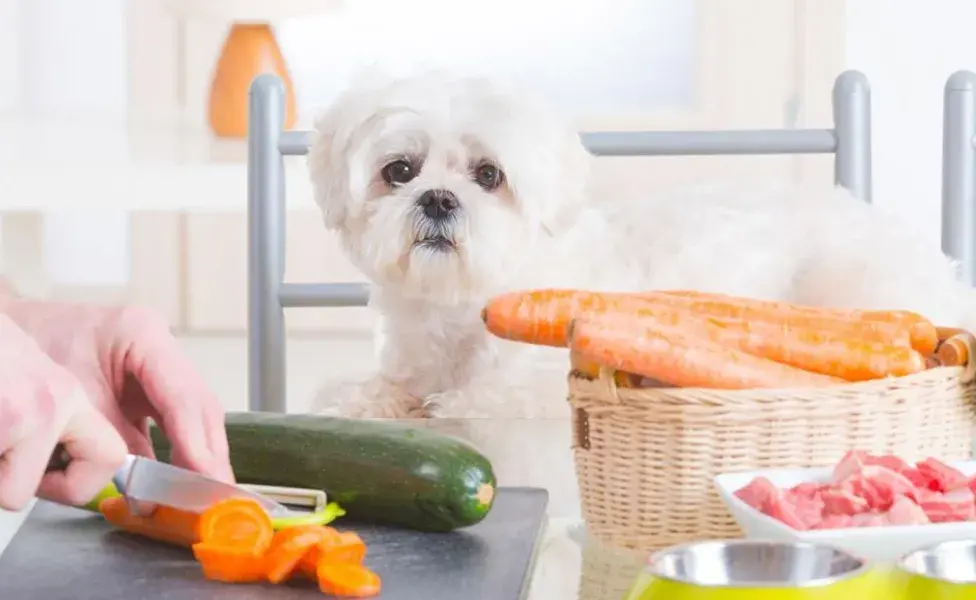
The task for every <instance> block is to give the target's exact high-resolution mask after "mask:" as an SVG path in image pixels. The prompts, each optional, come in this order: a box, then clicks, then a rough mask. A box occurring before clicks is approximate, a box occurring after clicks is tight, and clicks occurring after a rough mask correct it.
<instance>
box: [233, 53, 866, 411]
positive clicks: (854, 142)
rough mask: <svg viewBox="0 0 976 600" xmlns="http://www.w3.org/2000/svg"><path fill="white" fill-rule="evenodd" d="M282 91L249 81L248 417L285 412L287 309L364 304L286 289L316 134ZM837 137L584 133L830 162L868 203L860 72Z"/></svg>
mask: <svg viewBox="0 0 976 600" xmlns="http://www.w3.org/2000/svg"><path fill="white" fill-rule="evenodd" d="M284 98H285V93H284V87H283V85H282V82H281V81H280V80H279V79H278V78H277V77H276V76H274V75H261V76H259V77H257V78H255V80H254V81H253V82H252V83H251V89H250V106H249V114H248V159H247V168H248V205H247V210H248V332H247V335H248V398H249V402H248V405H249V408H250V409H251V410H256V411H257V410H259V411H270V412H285V411H286V409H287V405H286V391H287V390H286V387H285V350H286V348H285V321H284V309H285V308H286V307H312V306H315V307H326V306H365V305H366V303H367V301H368V297H369V294H368V291H367V289H366V288H365V286H363V285H361V284H358V283H318V284H294V283H285V282H284V265H285V187H284V181H285V178H284V163H283V157H284V156H286V155H304V154H306V153H307V152H308V146H309V140H310V137H311V136H310V133H309V132H307V131H284V130H283V126H284V107H285V102H284ZM833 113H834V126H833V128H832V129H783V130H778V129H770V130H754V131H632V132H587V133H582V134H580V135H581V138H582V140H583V143H584V144H585V146H586V147H587V148H588V149H589V151H590V152H591V153H593V154H595V155H601V156H659V155H670V156H677V155H717V154H740V155H741V154H830V153H832V154H833V155H834V180H835V182H836V183H837V184H838V185H841V186H844V187H846V188H848V189H849V190H851V192H852V193H853V194H854V195H855V196H857V197H858V198H861V199H862V200H864V201H865V202H870V201H871V91H870V87H869V85H868V81H867V78H866V77H865V76H864V75H863V74H861V73H858V72H856V71H848V72H845V73H842V74H841V75H840V76H839V77H838V78H837V80H836V81H835V82H834V89H833Z"/></svg>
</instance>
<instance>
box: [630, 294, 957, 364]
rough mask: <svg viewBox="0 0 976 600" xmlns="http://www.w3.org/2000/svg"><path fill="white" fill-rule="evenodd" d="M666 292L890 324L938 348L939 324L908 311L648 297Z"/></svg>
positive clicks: (921, 347) (918, 345)
mask: <svg viewBox="0 0 976 600" xmlns="http://www.w3.org/2000/svg"><path fill="white" fill-rule="evenodd" d="M662 294H663V295H670V296H675V297H679V298H684V299H688V300H691V301H692V303H694V301H699V302H704V303H705V304H704V305H702V307H703V308H704V307H706V306H710V307H711V308H712V310H722V309H721V308H720V307H721V305H726V306H730V307H734V308H735V309H738V310H741V309H748V310H749V311H750V312H753V311H757V312H766V313H781V312H792V313H802V314H806V315H809V316H810V317H828V318H834V319H842V320H844V321H856V322H867V323H886V324H888V325H891V326H894V329H896V330H901V331H902V332H904V333H903V335H904V334H907V336H908V339H909V342H910V344H911V346H912V347H913V348H914V349H915V350H918V351H919V352H921V353H922V354H930V353H932V352H933V351H935V347H936V345H937V344H938V342H939V332H938V330H937V328H936V326H935V324H933V323H932V322H931V321H930V320H928V319H926V318H925V317H923V316H922V315H920V314H918V313H914V312H911V311H908V310H859V309H841V308H828V307H820V306H805V305H800V304H790V303H787V302H780V301H775V300H759V299H755V298H742V297H738V296H730V295H728V294H718V293H710V292H700V291H694V290H667V291H664V292H656V293H652V294H648V295H647V296H648V297H655V296H660V295H662ZM876 341H880V340H876Z"/></svg>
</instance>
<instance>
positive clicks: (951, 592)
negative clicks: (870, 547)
mask: <svg viewBox="0 0 976 600" xmlns="http://www.w3.org/2000/svg"><path fill="white" fill-rule="evenodd" d="M893 577H894V579H895V582H896V585H897V586H898V587H899V588H900V589H901V596H896V597H897V598H899V600H900V599H902V598H903V599H904V600H914V599H916V598H917V599H924V600H964V599H965V600H973V599H976V540H962V541H951V542H942V543H941V544H936V545H934V546H929V547H927V548H922V549H920V550H916V551H915V552H912V553H910V554H908V555H907V556H905V557H904V558H902V559H901V560H900V561H898V564H897V565H896V568H895V573H894V576H893Z"/></svg>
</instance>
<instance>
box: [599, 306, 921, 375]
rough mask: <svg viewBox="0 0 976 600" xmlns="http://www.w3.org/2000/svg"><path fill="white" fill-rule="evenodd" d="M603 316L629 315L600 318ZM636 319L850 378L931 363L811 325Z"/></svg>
mask: <svg viewBox="0 0 976 600" xmlns="http://www.w3.org/2000/svg"><path fill="white" fill-rule="evenodd" d="M601 318H606V319H623V318H626V317H618V316H607V317H596V318H595V319H601ZM632 320H633V323H634V326H635V327H638V328H658V329H660V328H662V327H680V329H682V330H685V331H687V332H688V333H689V334H691V335H698V336H701V337H704V338H706V339H709V340H711V341H713V342H716V343H718V344H721V345H722V346H725V347H728V348H735V349H738V350H742V351H743V352H747V353H749V354H752V355H755V356H760V357H762V358H768V359H769V360H773V361H776V362H780V363H783V364H786V365H791V366H794V367H797V368H800V369H803V370H805V371H812V372H815V373H822V374H824V375H830V376H832V377H839V378H841V379H845V380H847V381H866V380H869V379H879V378H882V377H888V376H893V377H900V376H903V375H910V374H912V373H918V372H920V371H923V370H924V369H925V368H926V363H925V358H924V357H923V356H922V354H921V353H919V352H917V351H915V350H913V349H912V348H906V347H904V346H894V345H890V344H884V343H879V342H869V341H864V340H863V339H860V338H853V337H849V336H845V335H842V334H838V333H836V332H833V331H824V330H820V329H816V328H811V327H803V326H793V325H788V324H779V323H770V322H766V321H744V320H741V319H722V318H718V317H701V318H694V317H693V318H690V319H687V320H685V321H684V322H680V323H679V322H675V321H674V320H672V319H659V318H656V317H654V316H650V315H640V316H637V317H633V318H632Z"/></svg>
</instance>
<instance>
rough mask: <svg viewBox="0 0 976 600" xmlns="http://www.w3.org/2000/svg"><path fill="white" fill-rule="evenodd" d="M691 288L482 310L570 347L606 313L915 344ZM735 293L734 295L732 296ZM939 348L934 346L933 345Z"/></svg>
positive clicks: (499, 331)
mask: <svg viewBox="0 0 976 600" xmlns="http://www.w3.org/2000/svg"><path fill="white" fill-rule="evenodd" d="M696 294H698V293H690V292H646V293H618V292H595V291H586V290H568V289H539V290H526V291H520V292H510V293H507V294H501V295H499V296H496V297H494V298H492V299H491V300H490V301H489V302H488V303H487V304H486V305H485V307H484V309H482V311H481V318H482V320H483V321H484V323H485V326H486V328H487V329H488V331H490V332H491V333H492V334H494V335H495V336H497V337H500V338H503V339H508V340H513V341H517V342H524V343H529V344H538V345H543V346H558V347H565V346H566V345H567V343H568V339H567V329H568V327H569V323H570V321H572V320H573V319H576V318H583V317H597V316H604V315H627V316H642V315H647V314H651V315H653V316H657V317H661V315H662V314H665V313H669V314H671V315H672V317H674V318H678V317H680V318H681V319H687V318H693V317H703V316H714V317H721V318H729V319H742V320H746V321H765V322H769V323H776V324H780V325H783V326H796V327H804V328H808V329H819V330H824V331H830V332H834V333H835V334H837V335H843V336H846V337H849V338H858V339H863V340H864V341H869V342H880V343H886V344H891V345H895V346H899V345H900V346H905V347H911V345H912V344H911V338H910V332H909V328H907V327H905V326H903V325H899V324H896V323H888V322H883V321H862V320H851V319H846V318H843V317H841V316H838V315H839V314H840V313H838V312H836V311H834V312H831V311H829V310H824V311H820V312H815V313H811V312H810V311H809V310H807V309H805V308H801V307H794V306H793V305H790V304H785V303H769V302H767V301H760V300H750V299H735V300H734V301H733V300H724V299H715V298H712V297H710V296H708V297H706V296H707V295H704V294H703V293H701V294H702V295H696ZM729 298H731V297H729ZM933 348H934V347H933Z"/></svg>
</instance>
